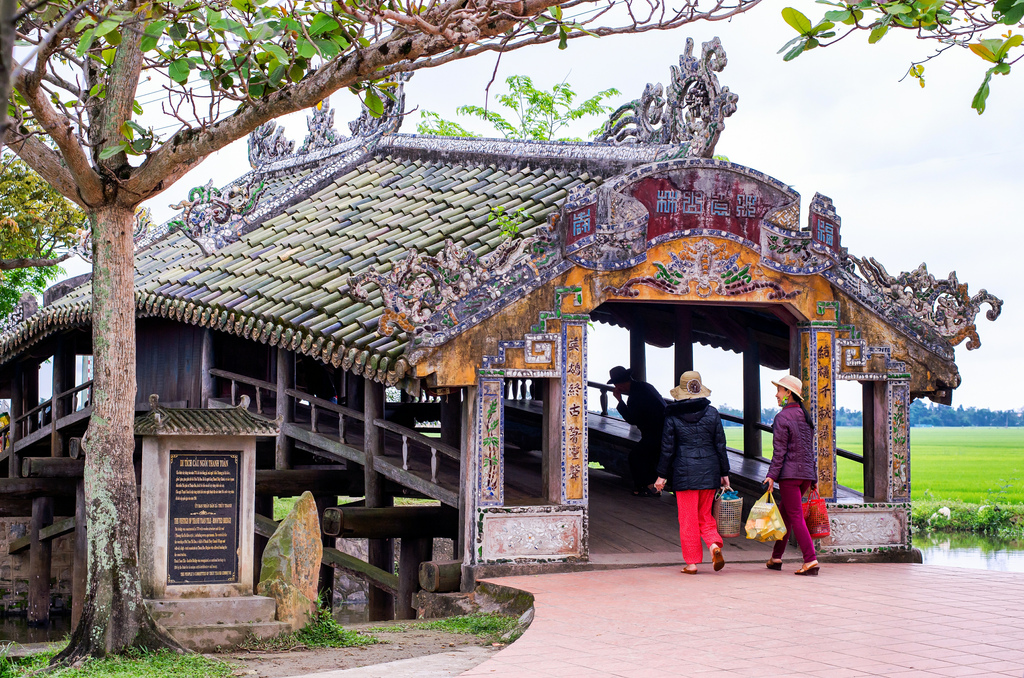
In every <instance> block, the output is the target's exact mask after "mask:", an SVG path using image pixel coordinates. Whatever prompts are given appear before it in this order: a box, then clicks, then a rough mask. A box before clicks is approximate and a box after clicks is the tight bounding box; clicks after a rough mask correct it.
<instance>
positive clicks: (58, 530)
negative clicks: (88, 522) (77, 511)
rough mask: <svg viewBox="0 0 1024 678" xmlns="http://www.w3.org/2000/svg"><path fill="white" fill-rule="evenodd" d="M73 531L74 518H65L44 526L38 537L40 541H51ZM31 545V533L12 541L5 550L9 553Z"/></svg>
mask: <svg viewBox="0 0 1024 678" xmlns="http://www.w3.org/2000/svg"><path fill="white" fill-rule="evenodd" d="M74 531H75V519H74V518H73V517H72V518H65V519H64V520H61V521H58V522H56V523H52V524H51V525H49V526H48V527H44V528H43V529H41V530H39V539H40V540H41V541H53V540H54V539H56V538H57V537H63V536H64V535H65V534H71V533H72V532H74ZM31 545H32V535H31V534H29V535H25V536H24V537H22V538H20V539H15V540H14V541H12V542H11V543H10V544H9V545H8V547H7V552H8V553H9V554H10V555H12V556H13V555H14V554H16V553H21V552H22V551H24V550H25V549H27V548H29V547H30V546H31Z"/></svg>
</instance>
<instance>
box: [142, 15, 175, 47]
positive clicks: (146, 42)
mask: <svg viewBox="0 0 1024 678" xmlns="http://www.w3.org/2000/svg"><path fill="white" fill-rule="evenodd" d="M167 24H168V22H166V21H154V22H153V23H151V24H150V25H148V26H146V32H145V33H143V34H142V40H141V41H140V42H139V49H141V50H142V51H143V52H148V51H150V50H151V49H153V48H154V47H156V46H157V43H159V42H160V36H161V35H163V34H164V29H165V28H167Z"/></svg>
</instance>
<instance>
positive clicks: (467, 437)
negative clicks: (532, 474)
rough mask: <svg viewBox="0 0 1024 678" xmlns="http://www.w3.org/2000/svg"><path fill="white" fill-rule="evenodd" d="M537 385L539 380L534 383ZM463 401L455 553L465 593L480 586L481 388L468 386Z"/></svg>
mask: <svg viewBox="0 0 1024 678" xmlns="http://www.w3.org/2000/svg"><path fill="white" fill-rule="evenodd" d="M534 382H536V380H534ZM463 396H464V397H463V399H462V441H461V442H460V444H459V448H460V451H461V452H462V459H461V462H460V468H459V480H460V482H459V543H458V544H456V547H457V548H456V550H455V551H454V553H455V555H456V557H458V556H460V555H461V556H462V590H463V591H464V592H469V591H472V590H473V587H474V586H475V585H476V583H475V581H474V577H473V570H472V563H473V562H474V558H473V531H474V530H475V529H476V500H475V499H476V487H477V483H476V468H477V467H476V444H475V441H476V425H477V406H478V403H477V401H478V400H479V399H480V387H479V386H477V385H475V384H474V385H472V386H467V387H466V391H465V393H464V394H463Z"/></svg>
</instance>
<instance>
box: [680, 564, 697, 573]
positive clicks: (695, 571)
mask: <svg viewBox="0 0 1024 678" xmlns="http://www.w3.org/2000/svg"><path fill="white" fill-rule="evenodd" d="M690 567H691V566H690V565H687V566H686V567H684V568H683V569H681V570H679V571H680V572H682V573H683V574H697V566H696V565H693V566H692V567H693V569H692V570H691V569H690Z"/></svg>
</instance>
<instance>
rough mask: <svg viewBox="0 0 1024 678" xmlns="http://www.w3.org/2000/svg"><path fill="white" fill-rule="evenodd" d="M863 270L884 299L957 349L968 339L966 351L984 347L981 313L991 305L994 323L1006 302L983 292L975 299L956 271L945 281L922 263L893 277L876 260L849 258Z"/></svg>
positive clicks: (990, 313)
mask: <svg viewBox="0 0 1024 678" xmlns="http://www.w3.org/2000/svg"><path fill="white" fill-rule="evenodd" d="M850 259H851V260H853V262H854V263H855V264H856V265H857V268H858V269H860V273H861V275H862V276H863V277H864V279H865V280H867V282H868V284H870V285H871V286H872V287H874V288H875V289H877V290H878V291H880V292H881V293H882V294H883V295H884V296H886V297H888V298H889V299H890V300H891V301H893V302H895V303H896V304H898V305H899V307H901V308H903V309H904V310H906V311H908V312H909V313H910V314H911V315H912V316H913V317H914V319H915V320H917V321H918V322H920V323H921V324H923V325H925V326H927V327H928V328H931V329H932V330H934V331H935V332H937V333H938V334H939V335H940V336H941V337H943V338H944V339H946V340H947V341H949V343H950V344H951V345H952V346H956V345H957V344H959V343H960V342H962V341H963V340H964V339H967V340H968V341H967V350H968V351H973V350H974V349H976V348H979V347H980V346H981V339H980V338H979V337H978V328H977V326H976V325H975V324H974V321H975V319H976V318H977V316H978V314H979V313H981V306H982V304H988V305H989V310H988V311H987V312H986V313H985V317H986V318H988V319H989V320H995V319H996V318H998V317H999V314H1000V312H1001V311H1002V307H1003V300H1002V299H999V298H998V297H996V296H993V295H991V294H989V293H988V292H987V291H986V290H981V291H979V292H978V293H977V294H975V295H974V296H971V295H970V293H969V292H968V291H967V284H966V283H961V282H960V280H959V279H958V278H957V276H956V271H953V272H951V273H950V274H949V277H947V278H946V279H945V280H942V279H937V278H936V277H935V276H934V275H932V274H931V273H929V272H928V267H927V265H925V264H921V265H920V266H918V267H917V268H916V269H914V270H913V271H911V272H910V273H906V272H904V273H900V274H899V275H898V276H892V275H890V274H889V272H888V271H886V270H885V267H884V266H882V264H880V263H879V262H878V260H876V259H874V258H873V257H864V258H863V259H858V258H857V257H853V256H851V257H850Z"/></svg>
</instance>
